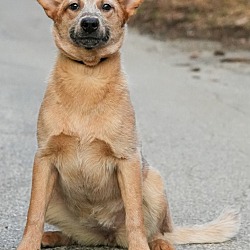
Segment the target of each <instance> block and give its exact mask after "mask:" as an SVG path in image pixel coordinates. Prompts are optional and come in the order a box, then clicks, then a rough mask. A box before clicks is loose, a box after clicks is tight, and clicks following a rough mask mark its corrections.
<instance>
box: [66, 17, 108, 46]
mask: <svg viewBox="0 0 250 250" xmlns="http://www.w3.org/2000/svg"><path fill="white" fill-rule="evenodd" d="M69 36H70V38H71V40H72V41H73V42H74V43H75V44H76V45H78V46H81V47H84V48H85V49H93V48H96V47H99V46H103V45H104V44H106V43H107V42H108V40H109V37H110V35H109V30H108V29H107V28H106V29H105V28H101V24H100V22H99V19H98V18H96V17H84V18H82V19H81V20H80V22H79V24H78V27H77V28H76V27H72V28H71V29H70V31H69Z"/></svg>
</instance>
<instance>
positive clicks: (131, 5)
mask: <svg viewBox="0 0 250 250" xmlns="http://www.w3.org/2000/svg"><path fill="white" fill-rule="evenodd" d="M122 1H123V5H124V7H125V10H126V12H127V15H128V18H129V17H131V16H133V15H134V14H135V13H136V10H137V8H138V7H139V6H140V5H141V3H142V2H143V0H122Z"/></svg>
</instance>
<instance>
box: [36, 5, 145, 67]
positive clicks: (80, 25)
mask: <svg viewBox="0 0 250 250" xmlns="http://www.w3.org/2000/svg"><path fill="white" fill-rule="evenodd" d="M142 1H143V0H38V2H39V3H40V4H41V5H42V6H43V8H44V10H45V12H46V14H47V15H48V16H49V17H50V18H51V19H53V21H54V29H53V32H54V36H55V41H56V44H57V46H58V48H59V49H60V50H61V51H62V52H63V53H64V54H66V55H67V56H69V57H70V58H72V59H74V60H79V61H83V62H84V63H86V64H87V65H90V66H91V65H95V64H97V63H98V62H99V61H100V60H101V59H102V58H106V57H108V56H110V55H112V54H114V53H115V52H116V51H118V50H119V48H120V47H121V44H122V41H123V37H124V32H125V24H126V22H127V21H128V19H129V17H130V16H132V15H133V14H134V13H135V11H136V9H137V8H138V6H139V5H140V3H141V2H142Z"/></svg>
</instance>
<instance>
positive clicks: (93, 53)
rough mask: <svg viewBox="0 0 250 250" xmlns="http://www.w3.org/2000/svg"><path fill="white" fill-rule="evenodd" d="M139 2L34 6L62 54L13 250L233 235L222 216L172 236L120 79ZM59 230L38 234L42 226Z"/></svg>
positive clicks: (143, 249)
mask: <svg viewBox="0 0 250 250" xmlns="http://www.w3.org/2000/svg"><path fill="white" fill-rule="evenodd" d="M141 1H142V0H105V1H103V0H38V2H39V3H40V4H41V5H42V6H43V8H44V9H45V12H46V13H47V15H48V16H49V17H50V18H52V19H53V20H54V28H53V33H54V36H55V42H56V44H57V47H58V48H59V53H58V57H57V61H56V64H55V67H54V69H53V72H52V75H51V77H50V80H49V85H48V88H47V91H46V94H45V97H44V100H43V103H42V106H41V110H40V115H39V120H38V151H37V153H36V156H35V160H34V168H33V169H34V170H33V181H32V193H31V200H30V207H29V212H28V219H27V224H26V228H25V231H24V235H23V239H22V241H21V243H20V245H19V247H18V250H36V249H40V247H41V244H42V246H49V247H54V246H63V245H70V244H84V245H110V246H114V245H117V246H121V247H128V248H129V250H148V249H149V247H150V248H151V249H152V250H160V249H161V250H171V249H174V247H173V245H172V244H174V243H177V244H185V243H208V242H222V241H225V240H228V239H230V238H231V237H233V236H234V235H235V234H236V233H237V230H238V226H239V216H238V214H237V212H235V211H233V210H232V211H228V212H225V213H224V214H223V215H221V216H220V217H219V218H218V219H217V220H215V221H213V222H210V223H208V224H206V225H202V226H194V227H191V228H177V227H174V226H173V224H172V220H171V217H170V212H169V206H168V203H167V198H166V195H165V192H164V185H163V181H162V179H161V177H160V175H159V173H158V172H157V171H156V170H155V169H153V168H152V167H150V166H148V164H147V163H146V162H145V161H144V160H143V159H142V157H141V154H140V151H139V149H138V142H137V134H136V127H135V116H134V110H133V107H132V105H131V102H130V97H129V92H128V88H127V83H126V79H125V76H124V73H123V71H122V70H121V63H120V53H119V49H120V47H121V45H122V41H123V37H124V32H125V26H126V25H125V24H126V22H127V20H128V18H129V17H130V16H131V15H133V14H134V12H135V10H136V8H137V7H138V6H139V4H140V3H141ZM45 221H46V222H48V223H50V224H52V225H55V226H57V227H58V228H59V229H60V230H61V231H58V232H45V233H44V232H43V228H44V223H45Z"/></svg>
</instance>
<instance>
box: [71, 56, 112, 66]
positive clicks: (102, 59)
mask: <svg viewBox="0 0 250 250" xmlns="http://www.w3.org/2000/svg"><path fill="white" fill-rule="evenodd" d="M69 59H71V58H69ZM71 60H73V61H75V62H77V63H80V64H83V65H86V66H88V65H87V64H86V63H85V62H84V61H79V60H74V59H71ZM106 60H108V57H104V58H101V59H100V61H99V63H98V64H100V63H102V62H104V61H106ZM95 66H96V65H95ZM92 67H93V66H92Z"/></svg>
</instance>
